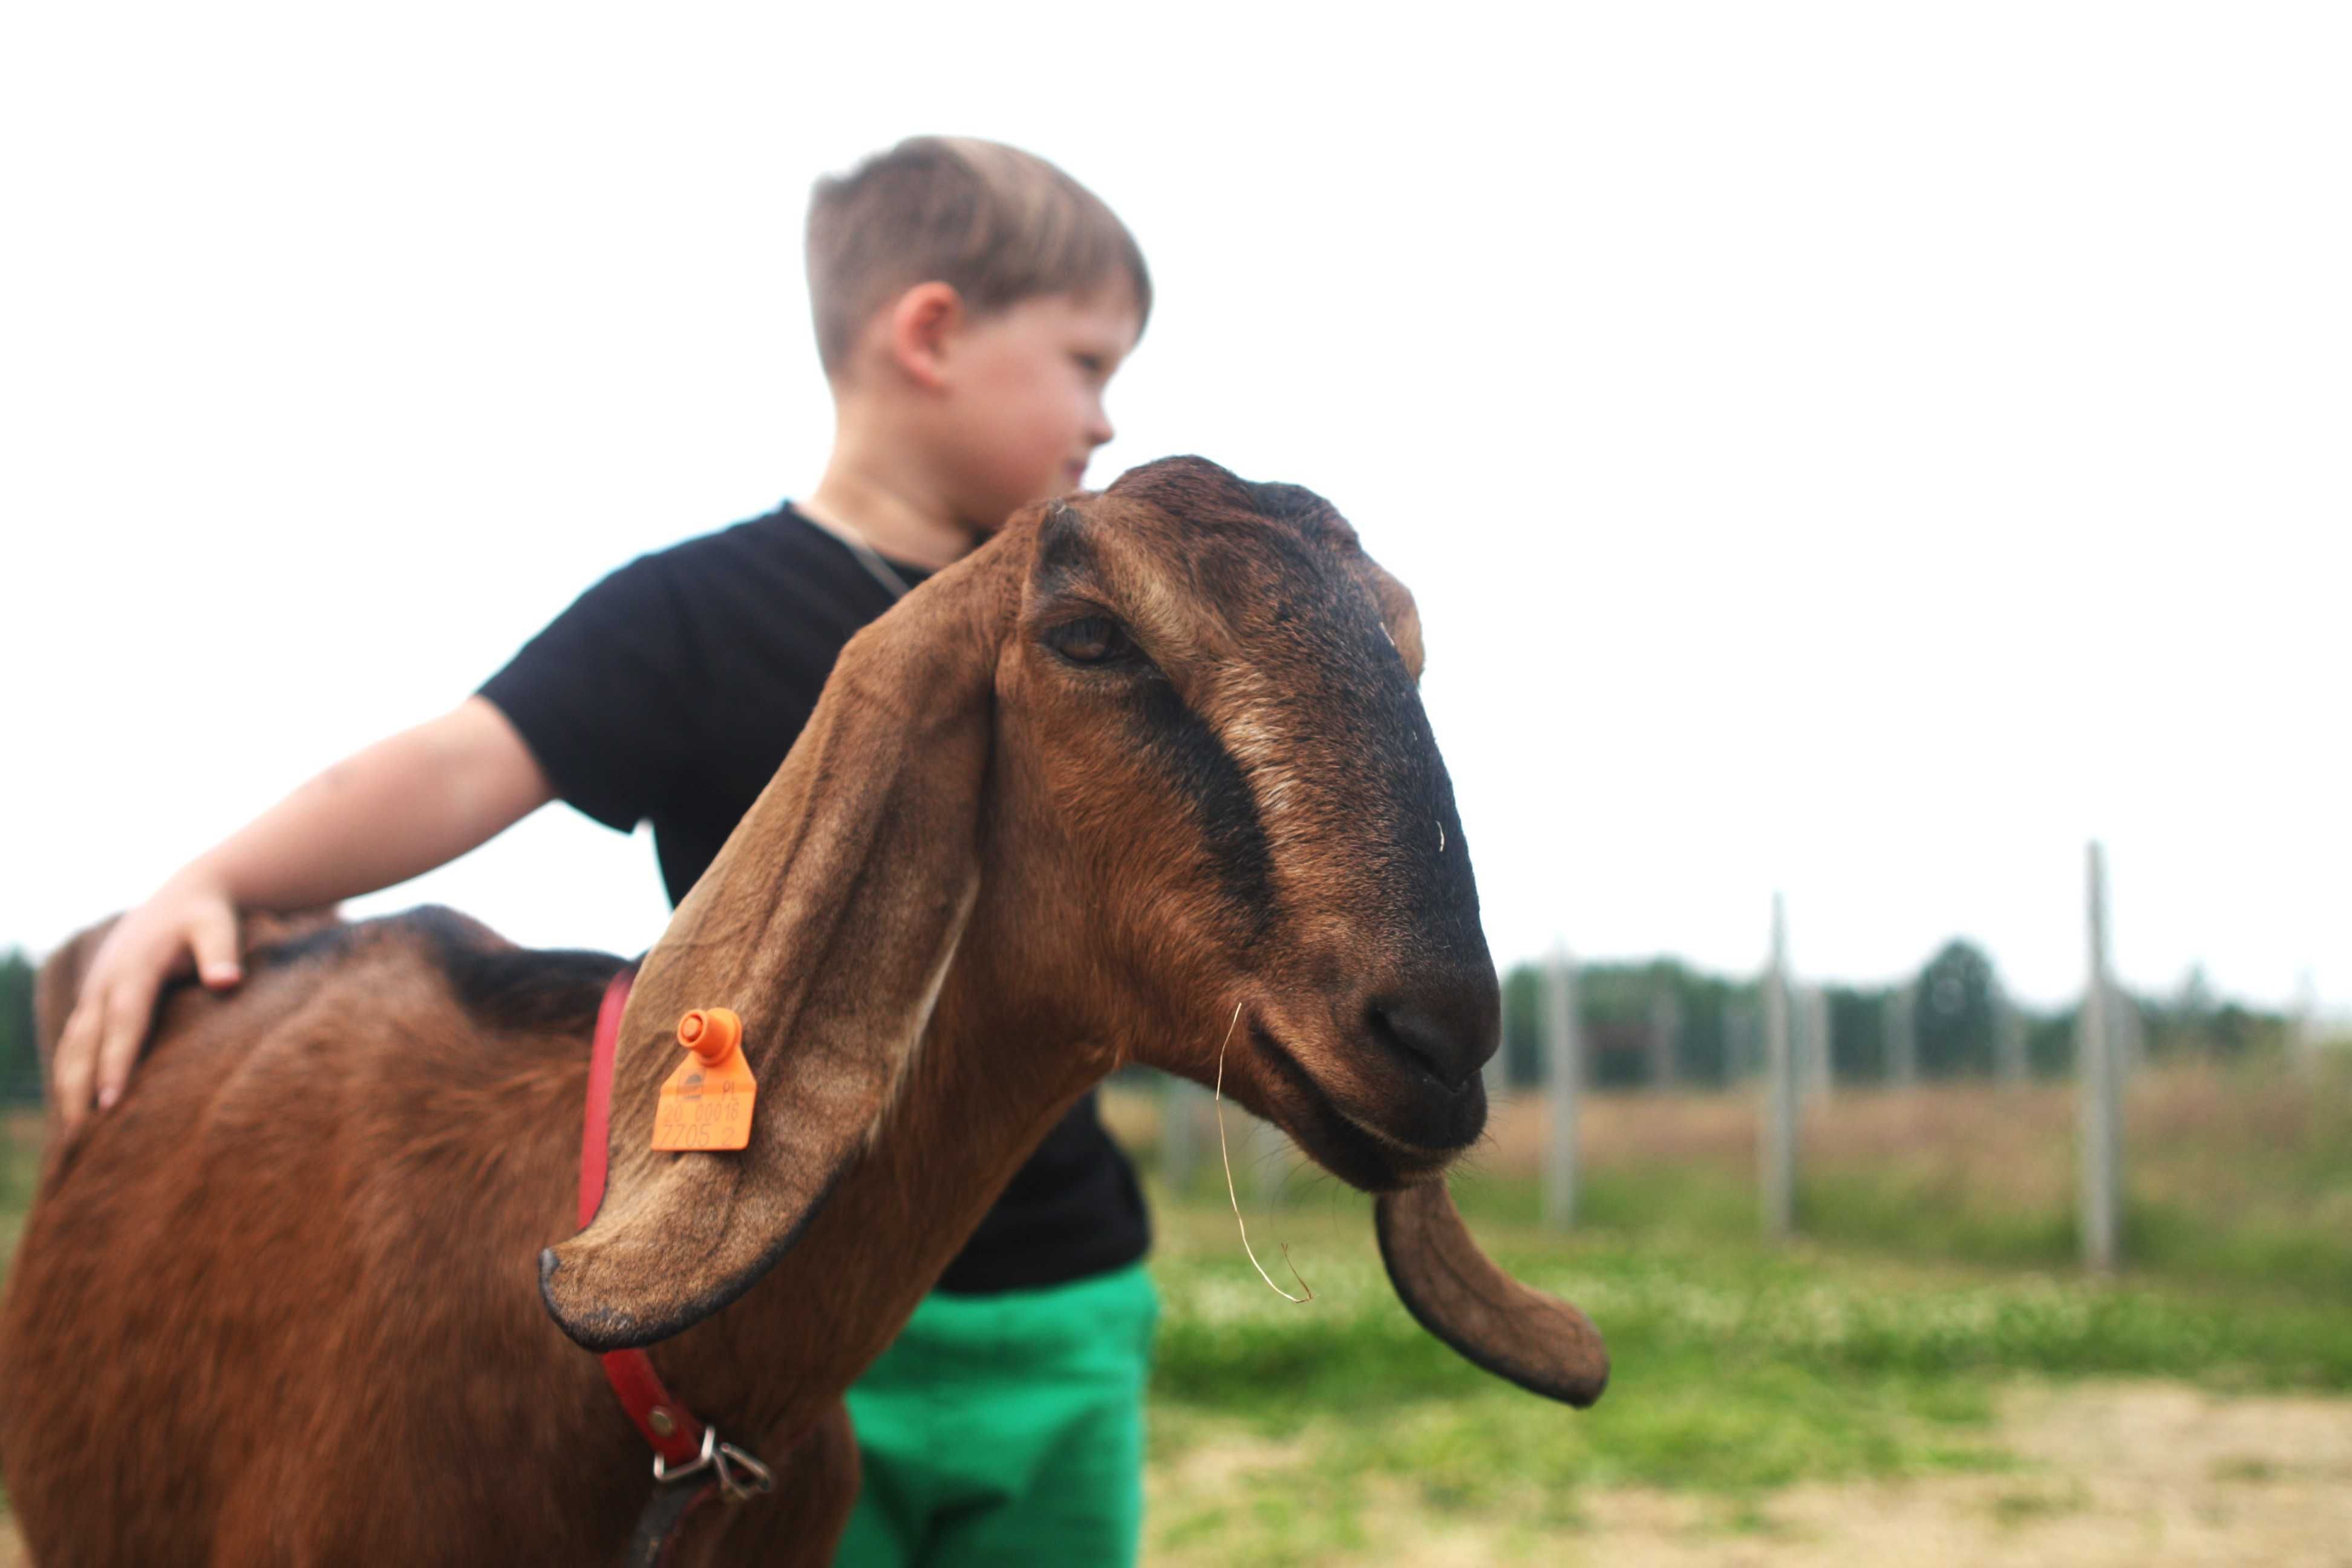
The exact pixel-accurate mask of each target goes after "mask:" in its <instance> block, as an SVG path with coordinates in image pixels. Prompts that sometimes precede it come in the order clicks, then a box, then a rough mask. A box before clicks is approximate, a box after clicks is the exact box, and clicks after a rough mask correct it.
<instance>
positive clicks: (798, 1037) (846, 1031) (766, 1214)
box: [540, 549, 1024, 1351]
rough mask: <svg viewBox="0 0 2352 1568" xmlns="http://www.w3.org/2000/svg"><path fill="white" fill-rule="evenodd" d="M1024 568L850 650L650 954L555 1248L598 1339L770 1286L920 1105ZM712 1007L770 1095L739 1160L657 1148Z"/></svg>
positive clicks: (945, 579) (582, 1331) (935, 593)
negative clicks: (910, 1106)
mask: <svg viewBox="0 0 2352 1568" xmlns="http://www.w3.org/2000/svg"><path fill="white" fill-rule="evenodd" d="M1023 565H1024V561H1023V560H1022V559H1020V558H1018V554H1017V552H1007V551H1006V550H1003V549H997V550H990V551H985V552H982V553H981V554H979V555H976V556H973V557H971V558H970V559H967V560H966V561H964V562H961V563H959V564H957V565H955V566H951V567H950V568H949V569H947V570H946V571H944V572H942V573H940V574H939V575H938V576H936V577H934V578H932V579H931V580H930V581H929V582H928V583H926V584H923V585H922V586H921V587H919V588H918V589H917V590H916V591H915V592H914V593H913V594H910V595H908V597H907V598H906V599H905V600H904V601H903V602H902V603H901V604H900V605H898V607H897V608H895V609H893V610H892V611H890V612H889V613H888V614H887V615H886V616H883V617H882V618H881V619H880V620H878V621H877V622H875V623H874V624H873V625H872V626H868V627H866V629H865V630H864V631H861V632H860V633H858V634H857V636H856V637H853V638H852V639H851V640H850V643H849V646H848V647H846V648H845V649H844V650H843V652H842V656H841V659H840V662H839V663H838V664H836V665H835V668H834V671H833V676H832V679H830V680H829V681H827V683H826V685H825V688H824V697H823V698H822V700H819V702H818V703H817V707H816V711H815V713H814V715H812V716H811V718H810V720H809V723H808V727H807V729H806V730H804V731H803V732H802V734H801V737H800V740H799V742H798V743H796V744H795V745H794V746H793V750H792V753H791V755H789V756H788V757H786V758H785V760H784V764H783V766H782V768H781V769H779V770H778V772H777V773H776V776H775V777H774V778H773V779H772V781H770V783H769V784H768V787H767V789H766V790H765V791H764V792H763V793H762V794H761V796H760V798H759V800H758V801H757V802H756V803H755V804H754V805H752V807H751V812H750V813H749V814H748V815H747V816H745V817H744V818H743V820H742V822H741V824H740V826H738V827H737V828H736V830H735V833H734V836H733V837H730V838H729V839H728V841H727V844H726V847H724V848H722V849H721V850H720V851H719V858H717V859H716V860H714V861H713V862H712V863H711V866H710V868H709V870H708V871H706V872H704V873H703V876H702V879H701V880H700V881H698V882H697V883H696V884H695V886H694V890H693V891H692V892H691V893H689V894H688V896H687V899H686V901H685V902H684V903H682V904H680V905H679V906H678V909H677V915H676V916H675V917H674V918H673V919H672V921H670V925H669V929H668V930H667V931H666V932H665V933H664V934H663V936H662V940H661V941H660V942H658V943H656V946H655V948H654V950H653V952H651V953H649V954H648V955H647V956H646V962H645V964H644V966H643V967H642V969H641V970H640V971H639V973H638V976H637V981H636V985H635V989H634V991H633V992H632V993H631V994H630V997H629V1004H628V1008H627V1011H626V1012H625V1015H624V1016H623V1018H622V1022H621V1033H620V1038H619V1041H618V1047H617V1055H618V1059H617V1061H616V1063H615V1067H614V1095H613V1113H612V1123H611V1134H610V1140H611V1141H610V1150H611V1167H610V1169H611V1174H610V1178H609V1182H608V1184H607V1187H606V1190H605V1194H604V1206H603V1207H602V1208H601V1209H599V1210H598V1212H597V1214H596V1217H595V1219H594V1220H593V1222H592V1223H591V1224H590V1225H589V1226H588V1228H587V1229H586V1230H584V1231H583V1232H581V1233H580V1234H579V1235H578V1236H576V1237H572V1239H571V1240H570V1241H567V1242H564V1243H562V1245H560V1246H558V1247H551V1248H549V1249H548V1250H547V1251H546V1252H543V1253H542V1254H541V1256H540V1291H541V1295H542V1296H543V1297H544V1298H545V1300H546V1302H547V1306H548V1310H550V1311H551V1312H552V1313H553V1314H554V1316H555V1320H556V1321H557V1322H558V1323H559V1324H561V1325H562V1329H563V1331H564V1332H566V1333H567V1334H570V1335H571V1336H572V1338H573V1339H574V1340H576V1341H578V1342H580V1343H581V1344H583V1345H584V1346H586V1347H588V1348H589V1349H591V1350H596V1351H604V1350H613V1349H616V1348H619V1347H621V1346H625V1345H639V1344H646V1343H648V1342H652V1341H654V1340H658V1339H663V1338H666V1337H667V1336H668V1335H671V1334H674V1333H677V1331H680V1330H681V1329H684V1328H686V1327H688V1325H689V1324H691V1323H693V1322H695V1321H698V1320H699V1319H701V1318H703V1317H706V1316H708V1315H709V1313H711V1312H714V1311H716V1310H719V1308H721V1307H723V1306H725V1305H726V1304H727V1303H728V1302H730V1301H731V1300H734V1299H735V1298H736V1297H738V1296H740V1295H741V1294H742V1293H743V1292H744V1291H745V1290H746V1289H750V1288H751V1284H752V1283H753V1282H754V1281H755V1280H757V1279H759V1278H760V1276H761V1274H763V1273H765V1272H766V1271H767V1270H768V1268H771V1267H772V1265H773V1264H774V1263H775V1261H776V1259H777V1258H780V1257H782V1255H783V1253H784V1251H785V1250H786V1249H787V1248H788V1247H791V1246H792V1244H793V1240H794V1238H795V1237H798V1235H799V1234H800V1232H801V1230H802V1227H803V1226H805V1225H806V1224H807V1222H808V1220H809V1218H810V1216H811V1215H814V1213H815V1211H816V1209H817V1207H818V1206H819V1205H822V1204H823V1203H824V1199H825V1196H826V1194H827V1193H828V1192H830V1191H831V1189H832V1187H833V1184H834V1183H835V1181H837V1180H838V1179H839V1178H840V1176H841V1174H842V1173H843V1172H844V1171H845V1169H847V1168H848V1166H849V1165H850V1164H851V1163H853V1162H854V1161H855V1160H856V1158H857V1157H858V1154H859V1152H860V1151H861V1150H862V1149H863V1147H864V1146H865V1143H866V1139H867V1136H868V1134H869V1133H870V1132H871V1131H872V1129H873V1127H874V1125H875V1123H876V1121H877V1118H878V1117H880V1116H881V1114H882V1113H883V1111H884V1110H885V1109H886V1108H887V1105H888V1103H889V1101H890V1099H891V1097H892V1096H893V1094H895V1093H896V1092H897V1089H898V1083H899V1080H900V1079H901V1077H902V1075H903V1074H904V1072H905V1070H906V1067H907V1064H908V1059H909V1058H910V1056H911V1054H912V1053H913V1051H914V1050H915V1049H916V1048H917V1044H918V1042H919V1040H920V1039H921V1037H922V1036H923V1033H924V1031H925V1028H926V1027H927V1026H928V1025H929V1021H930V1014H931V1007H932V1005H933V1004H934V1003H935V1002H936V1001H937V999H938V996H939V991H940V983H941V981H942V979H943V978H944V976H945V974H946V973H947V969H948V965H949V964H950V962H951V961H952V960H953V958H954V955H955V950H956V944H957V942H958V941H959V940H960V939H961V935H962V931H963V925H964V921H965V920H966V918H967V917H968V916H969V915H970V914H971V907H972V902H973V900H974V898H975V896H976V894H977V891H978V888H979V879H980V851H979V832H980V817H981V809H982V788H983V785H984V784H985V782H986V778H987V774H988V769H989V763H990V752H991V742H992V737H993V735H994V731H995V672H996V659H997V655H998V652H999V649H1000V647H1001V645H1002V642H1003V637H1004V636H1005V635H1006V632H1007V631H1008V629H1009V628H1010V626H1011V624H1012V619H1013V606H1014V605H1015V604H1016V603H1017V600H1018V595H1019V588H1020V582H1021V569H1022V566H1023ZM688 765H691V764H690V763H689V764H688ZM695 1007H706V1008H707V1007H727V1008H731V1009H733V1010H734V1012H735V1013H737V1014H738V1015H739V1016H740V1017H741V1018H742V1021H743V1034H742V1048H743V1052H744V1055H745V1056H746V1057H747V1058H749V1060H750V1064H751V1071H752V1075H753V1077H754V1078H755V1079H757V1081H758V1086H759V1087H758V1091H757V1097H756V1100H755V1101H754V1108H753V1114H752V1118H751V1144H750V1146H749V1147H748V1148H746V1149H744V1150H742V1151H740V1152H723V1153H700V1152H697V1153H683V1154H673V1153H657V1152H655V1151H654V1150H653V1148H652V1146H651V1145H652V1131H653V1121H654V1112H655V1109H656V1104H657V1102H658V1099H659V1090H660V1086H661V1083H662V1082H663V1080H664V1079H667V1077H668V1076H669V1074H670V1072H671V1071H672V1070H673V1069H674V1068H676V1067H677V1065H678V1063H679V1062H681V1061H682V1060H685V1059H686V1057H685V1053H684V1052H682V1051H681V1050H680V1049H679V1048H678V1046H677V1023H678V1020H679V1018H680V1017H681V1016H684V1014H685V1013H686V1012H687V1010H688V1009H689V1008H695Z"/></svg>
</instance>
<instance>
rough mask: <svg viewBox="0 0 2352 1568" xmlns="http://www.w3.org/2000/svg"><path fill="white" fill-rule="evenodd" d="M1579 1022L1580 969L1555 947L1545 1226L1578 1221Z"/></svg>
mask: <svg viewBox="0 0 2352 1568" xmlns="http://www.w3.org/2000/svg"><path fill="white" fill-rule="evenodd" d="M1583 1044H1584V1042H1583V1037H1582V1034H1581V1031H1580V1029H1579V1028H1578V1026H1577V1019H1576V965H1575V963H1574V962H1573V961H1572V960H1570V957H1569V956H1568V949H1567V948H1566V947H1565V946H1562V945H1559V944H1558V943H1555V944H1554V945H1553V947H1552V950H1551V961H1550V962H1549V963H1547V964H1545V966H1544V984H1543V1046H1544V1099H1545V1103H1546V1105H1547V1106H1548V1107H1549V1110H1550V1112H1551V1120H1550V1125H1549V1127H1548V1128H1547V1129H1546V1136H1545V1138H1544V1173H1543V1222H1544V1225H1545V1226H1546V1227H1547V1228H1549V1229H1551V1230H1566V1229H1568V1228H1569V1227H1570V1226H1572V1225H1574V1224H1575V1223H1576V1177H1577V1169H1576V1163H1577V1148H1576V1110H1577V1106H1576V1102H1577V1099H1578V1097H1579V1096H1580V1094H1581V1093H1582V1092H1583V1089H1584V1050H1583Z"/></svg>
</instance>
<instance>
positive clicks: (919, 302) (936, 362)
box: [889, 282, 965, 392]
mask: <svg viewBox="0 0 2352 1568" xmlns="http://www.w3.org/2000/svg"><path fill="white" fill-rule="evenodd" d="M964 315H965V311H964V307H963V296H962V295H961V294H959V293H957V292H956V290H955V286H954V285H953V284H950V283H940V282H930V283H918V284H916V285H915V286H914V287H913V288H912V289H908V290H907V291H906V292H905V293H903V294H901V295H899V296H898V302H897V303H896V304H894V305H892V306H891V307H890V314H889V342H890V358H891V362H892V363H895V364H896V365H897V366H898V369H899V371H900V372H901V373H902V374H905V375H906V376H908V378H909V379H910V380H912V381H913V382H914V383H915V384H916V385H918V386H920V387H922V388H924V389H925V390H926V391H931V392H936V391H938V390H939V389H940V387H941V386H944V385H945V384H947V373H948V341H949V339H950V337H952V336H953V335H954V333H955V331H956V329H957V328H959V327H961V325H962V324H963V321H964Z"/></svg>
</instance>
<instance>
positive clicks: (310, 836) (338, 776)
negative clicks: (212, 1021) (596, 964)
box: [54, 697, 552, 1131]
mask: <svg viewBox="0 0 2352 1568" xmlns="http://www.w3.org/2000/svg"><path fill="white" fill-rule="evenodd" d="M551 798H552V791H551V787H550V785H549V783H548V780H547V775H546V774H545V773H543V772H542V771H541V767H540V764H539V762H538V759H537V758H536V757H534V756H533V755H532V754H531V751H530V747H529V746H528V745H526V744H525V743H524V742H523V739H522V737H521V736H520V734H518V733H517V732H516V731H515V727H514V726H513V724H511V723H510V722H509V721H508V719H507V717H506V715H505V714H504V713H502V712H500V711H499V709H498V707H497V706H496V705H494V704H493V703H492V702H490V701H489V700H488V699H486V698H482V697H470V698H467V700H465V701H464V702H463V703H461V704H459V705H458V706H457V708H456V709H454V710H451V711H449V712H448V713H446V714H444V715H442V716H441V717H440V718H438V719H434V720H431V721H427V722H425V723H423V724H419V725H417V726H416V727H415V729H413V730H405V731H402V732H401V733H399V734H397V735H394V736H393V737H391V738H390V739H389V740H385V741H380V742H377V743H376V744H374V745H373V746H370V747H368V748H367V749H366V750H365V751H362V752H357V753H355V754H353V755H352V756H350V757H347V758H345V759H344V760H343V761H341V762H340V763H336V764H335V765H334V766H332V767H331V768H329V769H328V770H327V771H326V772H324V773H320V775H319V776H318V777H316V778H314V779H312V780H311V781H310V783H308V784H304V785H302V787H301V788H299V789H298V790H296V791H295V792H294V793H293V794H292V795H289V796H287V797H286V798H285V799H284V800H282V801H280V802H279V803H278V805H274V806H272V807H271V808H270V809H269V810H268V811H267V812H265V813H263V814H262V815H261V816H258V817H257V818H255V819H254V821H252V822H251V823H249V824H247V826H245V827H243V828H241V829H240V830H238V831H237V832H236V834H235V835H234V836H232V837H229V838H228V839H226V840H225V841H224V842H222V843H221V844H220V845H219V846H217V847H215V848H213V849H211V850H209V851H207V852H206V853H205V854H204V855H202V856H199V857H198V858H196V859H194V861H191V862H190V863H189V864H188V865H187V866H186V867H184V868H183V869H182V870H181V871H180V872H179V873H178V874H177V875H175V876H173V878H172V879H171V880H170V881H168V882H166V883H164V884H163V887H162V888H161V889H157V891H156V892H155V894H154V896H153V897H152V898H150V899H149V900H147V901H146V902H145V903H143V904H142V905H140V906H139V908H137V909H135V910H131V912H130V913H129V914H126V915H124V916H123V917H122V919H121V920H120V921H117V922H116V923H115V926H114V929H113V930H112V931H110V932H108V933H107V936H106V940H105V941H104V942H101V943H100V946H99V950H98V952H96V953H95V954H94V955H93V956H92V957H91V960H90V965H89V972H88V973H86V974H85V975H84V976H83V979H82V985H81V994H80V997H79V1001H78V1002H77V1003H76V1005H75V1006H74V1010H73V1013H72V1016H70V1017H68V1019H67V1020H66V1026H65V1031H64V1033H63V1034H62V1035H61V1036H60V1037H59V1038H58V1050H57V1061H56V1065H55V1071H54V1080H55V1090H56V1103H57V1107H58V1110H59V1112H60V1113H61V1114H62V1115H63V1117H64V1119H65V1125H66V1128H67V1130H68V1131H71V1130H72V1129H73V1128H75V1127H77V1126H79V1124H80V1122H81V1121H82V1119H83V1117H84V1116H86V1115H87V1114H88V1113H89V1104H90V1091H91V1089H92V1087H93V1084H94V1085H95V1087H96V1089H97V1092H98V1103H99V1105H100V1108H101V1109H103V1108H105V1107H108V1106H111V1105H112V1104H113V1103H114V1102H115V1100H117V1099H118V1098H119V1097H120V1096H121V1093H122V1088H123V1085H124V1084H125V1083H126V1082H128V1081H129V1079H130V1077H131V1067H132V1065H133V1064H134V1063H135V1062H136V1061H137V1060H138V1056H139V1046H140V1042H141V1041H142V1040H143V1039H145V1037H146V1035H147V1027H148V1024H149V1021H150V1016H151V1015H152V1012H153V1010H154V1006H155V997H156V994H157V993H158V991H160V990H161V988H162V986H163V980H164V978H165V977H166V976H167V975H170V974H172V973H174V972H184V971H185V970H186V969H187V967H188V964H189V962H190V960H191V958H193V959H194V964H195V968H196V973H197V977H198V978H199V979H200V980H202V981H203V983H204V984H206V985H208V986H213V987H215V988H219V987H225V986H228V985H234V984H236V982H237V980H238V978H239V975H240V971H239V968H238V964H237V915H238V911H239V910H248V909H251V910H276V911H290V910H303V909H314V908H318V907H320V906H321V905H326V904H331V903H334V902H336V901H338V900H342V899H348V898H353V897H356V896H358V895H359V894H362V893H369V892H373V891H374V890H375V889H378V888H387V887H390V886H391V885H392V884H394V882H402V881H405V880H407V879H409V878H411V877H414V876H417V875H419V874H420V873H422V872H425V871H429V870H431V869H432V868H435V867H436V866H439V865H441V864H443V863H444V862H446V861H449V860H454V859H456V858H457V857H458V856H460V855H462V854H464V853H465V852H466V851H467V850H468V849H471V848H473V847H475V846H476V845H478V844H480V843H482V842H483V841H484V840H486V839H488V838H490V837H493V836H495V835H496V834H498V833H499V831H501V830H502V829H504V828H506V827H507V826H510V825H511V824H513V823H514V822H516V821H518V820H520V818H522V817H523V816H528V815H529V814H530V812H531V811H533V810H535V809H537V808H538V807H539V806H541V805H545V804H546V803H547V801H548V800H550V799H551Z"/></svg>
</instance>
